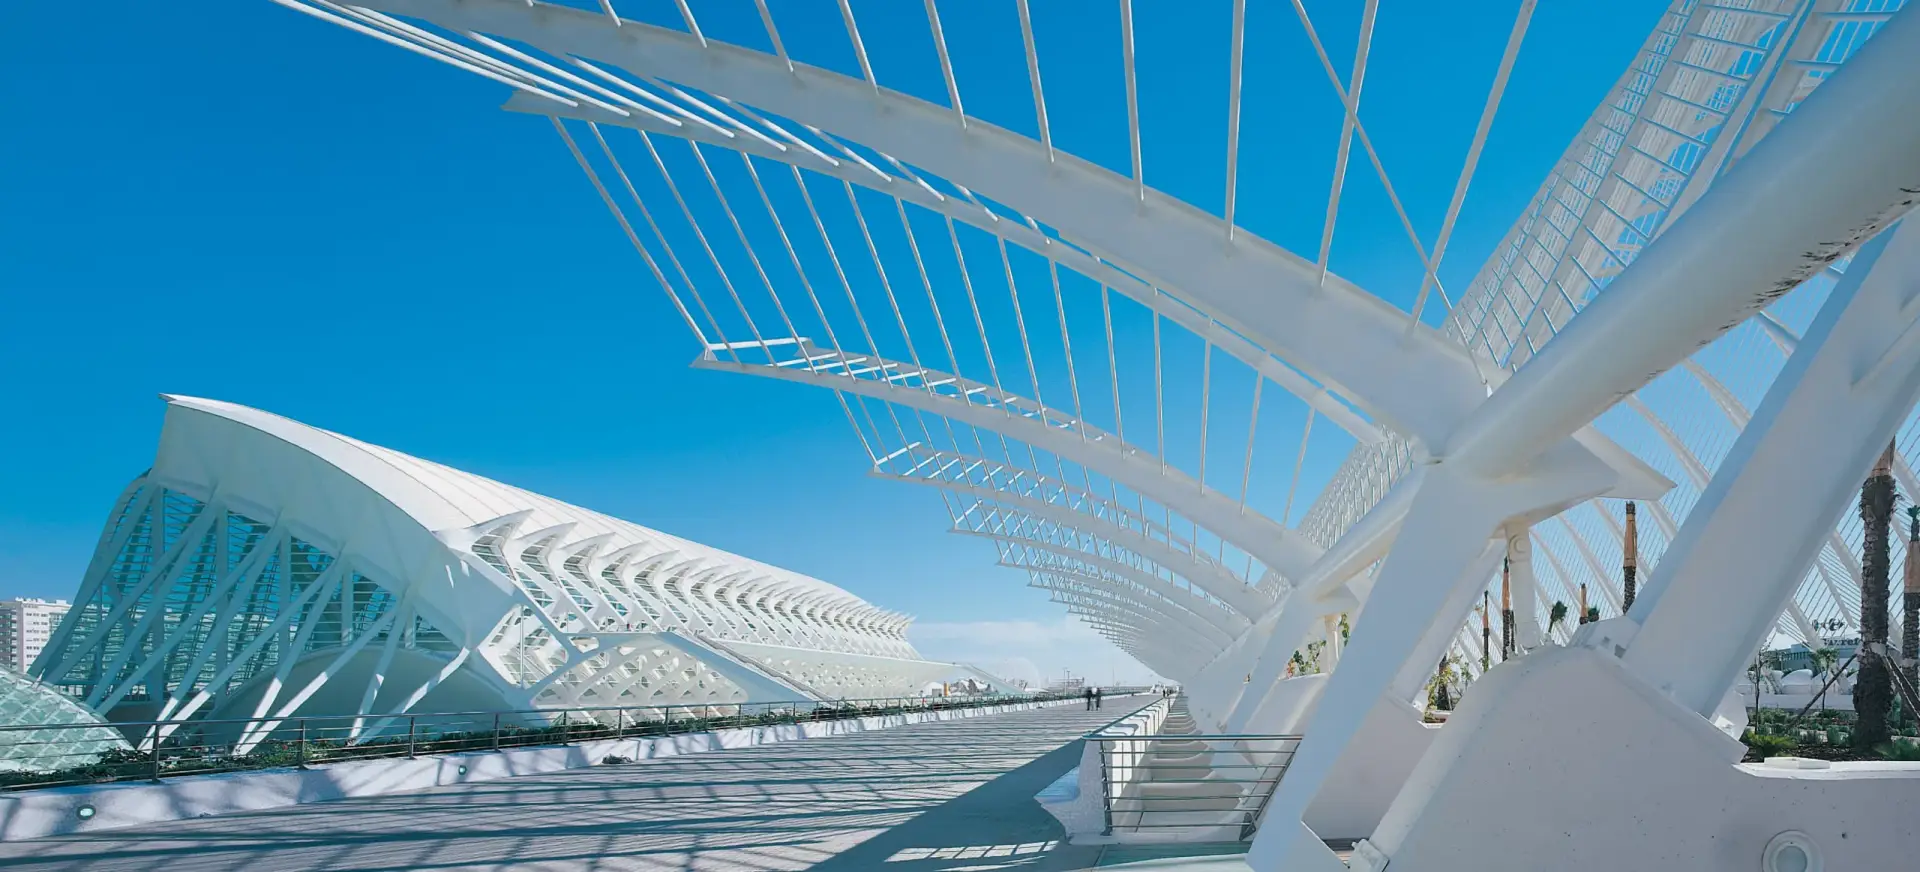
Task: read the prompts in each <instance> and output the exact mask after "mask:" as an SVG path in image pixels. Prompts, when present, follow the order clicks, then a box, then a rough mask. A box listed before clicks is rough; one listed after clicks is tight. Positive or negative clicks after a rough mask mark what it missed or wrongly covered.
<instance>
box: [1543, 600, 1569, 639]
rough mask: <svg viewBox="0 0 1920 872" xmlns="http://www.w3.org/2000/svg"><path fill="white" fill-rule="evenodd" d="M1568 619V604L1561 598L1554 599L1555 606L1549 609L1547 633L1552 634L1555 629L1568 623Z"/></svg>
mask: <svg viewBox="0 0 1920 872" xmlns="http://www.w3.org/2000/svg"><path fill="white" fill-rule="evenodd" d="M1566 620H1567V604H1566V603H1563V602H1561V601H1559V600H1554V601H1553V608H1551V609H1548V610H1547V633H1548V634H1552V633H1553V629H1554V628H1555V627H1558V626H1560V625H1561V624H1563V623H1566Z"/></svg>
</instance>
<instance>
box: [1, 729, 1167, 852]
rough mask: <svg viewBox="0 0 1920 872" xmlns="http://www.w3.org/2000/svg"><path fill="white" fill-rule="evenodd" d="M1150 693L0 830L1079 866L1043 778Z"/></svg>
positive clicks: (336, 847)
mask: <svg viewBox="0 0 1920 872" xmlns="http://www.w3.org/2000/svg"><path fill="white" fill-rule="evenodd" d="M1147 701H1149V698H1148V697H1134V698H1109V699H1108V700H1106V703H1107V705H1106V707H1104V708H1102V709H1099V710H1096V711H1086V710H1085V709H1084V708H1083V707H1082V706H1081V705H1079V704H1078V702H1077V701H1076V702H1075V703H1074V704H1070V705H1064V706H1058V707H1053V708H1045V709H1037V710H1033V711H1026V712H1015V713H1009V714H1002V715H992V716H987V717H978V718H969V719H965V720H957V721H945V722H938V723H926V724H916V725H912V726H905V727H898V728H894V729H890V730H882V731H878V732H871V733H860V734H853V735H847V736H836V737H831V738H823V739H812V740H808V741H803V742H791V743H785V744H778V745H763V746H757V747H752V748H741V749H738V750H730V751H718V752H712V753H707V754H698V755H691V756H687V757H674V758H667V759H664V760H656V761H642V762H639V763H632V764H625V765H614V766H596V767H593V768H591V769H582V770H574V771H569V772H559V773H553V774H547V775H530V776H524V777H520V778H511V779H505V780H500V781H491V782H484V783H478V784H464V785H457V786H450V787H444V788H436V789H432V790H425V791H416V792H410V793H397V794H389V795H386V796H380V797H369V798H365V799H353V800H343V801H340V802H329V803H318V804H313V805H306V806H295V807H290V808H286V809H280V810H275V811H270V812H255V813H248V814H236V815H228V816H222V817H217V818H202V819H199V820H190V821H180V822H176V823H170V824H165V825H157V826H152V827H136V828H129V829H122V830H112V831H107V832H102V833H96V834H91V835H85V836H67V837H61V838H54V839H43V840H38V841H30V842H17V843H11V844H0V868H4V869H7V870H9V872H54V870H60V872H68V870H73V872H79V870H85V872H120V870H125V872H148V870H193V872H222V870H234V872H241V870H244V872H294V870H331V872H345V870H353V872H371V870H400V869H422V870H435V872H456V870H496V869H497V870H507V869H512V870H551V872H573V870H583V872H584V870H596V872H598V870H648V872H650V870H677V872H787V870H792V872H800V870H818V872H854V870H885V872H945V870H960V869H971V870H984V869H1019V870H1032V872H1055V870H1074V869H1084V868H1089V867H1092V866H1094V865H1095V864H1096V863H1098V862H1099V857H1100V851H1099V849H1098V848H1093V847H1081V846H1069V845H1064V844H1061V842H1060V834H1061V831H1060V828H1059V826H1058V824H1057V823H1055V822H1054V820H1053V819H1052V818H1051V817H1050V816H1048V815H1047V813H1046V812H1045V811H1043V810H1042V809H1041V808H1040V807H1039V805H1038V804H1037V803H1035V802H1034V801H1033V795H1034V794H1035V793H1037V792H1038V791H1039V790H1040V789H1041V788H1043V787H1045V786H1046V785H1047V784H1049V783H1051V782H1052V781H1053V780H1054V779H1055V778H1058V777H1059V776H1060V775H1061V774H1062V773H1064V772H1066V771H1067V770H1068V769H1069V768H1072V767H1073V765H1074V764H1075V763H1076V762H1077V758H1078V755H1079V743H1078V742H1076V741H1074V740H1075V739H1076V738H1077V737H1079V736H1080V735H1081V734H1083V733H1086V732H1087V731H1089V730H1092V729H1094V728H1096V727H1099V726H1102V725H1104V724H1106V723H1107V722H1109V721H1111V720H1113V719H1114V718H1116V717H1118V716H1120V715H1121V714H1124V713H1125V712H1127V711H1130V710H1132V709H1134V708H1138V707H1139V706H1140V705H1143V704H1145V703H1146V702H1147Z"/></svg>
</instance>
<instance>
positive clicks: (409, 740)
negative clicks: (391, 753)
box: [407, 715, 415, 760]
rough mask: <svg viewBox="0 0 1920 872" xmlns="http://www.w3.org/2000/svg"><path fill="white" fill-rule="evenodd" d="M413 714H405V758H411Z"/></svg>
mask: <svg viewBox="0 0 1920 872" xmlns="http://www.w3.org/2000/svg"><path fill="white" fill-rule="evenodd" d="M414 720H415V716H413V715H407V759H408V760H412V759H413V750H414V748H413V726H414Z"/></svg>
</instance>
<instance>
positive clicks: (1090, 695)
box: [1083, 687, 1093, 711]
mask: <svg viewBox="0 0 1920 872" xmlns="http://www.w3.org/2000/svg"><path fill="white" fill-rule="evenodd" d="M1083 695H1084V696H1086V698H1087V711H1093V688H1091V687H1089V688H1087V689H1086V690H1085V691H1083Z"/></svg>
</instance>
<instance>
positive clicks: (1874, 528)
mask: <svg viewBox="0 0 1920 872" xmlns="http://www.w3.org/2000/svg"><path fill="white" fill-rule="evenodd" d="M1893 500H1894V484H1893V443H1891V442H1889V443H1887V450H1886V451H1885V452H1883V453H1882V454H1881V455H1880V459H1879V460H1877V461H1875V462H1874V464H1873V470H1872V472H1870V473H1868V474H1867V480H1866V483H1864V484H1862V485H1861V486H1860V523H1861V525H1862V526H1863V527H1864V530H1863V535H1862V537H1861V538H1862V543H1861V550H1862V551H1863V552H1864V553H1862V554H1861V555H1860V646H1861V647H1862V648H1866V649H1868V650H1869V651H1874V650H1881V651H1884V650H1885V646H1886V642H1887V606H1888V570H1889V569H1890V568H1891V567H1890V563H1891V552H1890V550H1889V545H1890V544H1891V543H1890V542H1889V539H1888V533H1889V526H1890V524H1891V523H1892V521H1893ZM1876 646H1877V647H1876ZM1853 707H1854V710H1855V711H1857V712H1859V713H1860V725H1859V728H1858V729H1857V730H1855V731H1854V734H1853V744H1854V747H1856V748H1860V749H1863V750H1871V749H1873V748H1878V747H1880V746H1881V745H1884V744H1886V743H1887V741H1888V740H1889V739H1890V738H1891V732H1890V731H1889V730H1888V723H1887V716H1888V714H1889V713H1890V709H1891V708H1892V707H1893V682H1892V676H1891V675H1889V674H1888V672H1887V663H1886V661H1885V660H1884V659H1882V658H1880V657H1875V656H1871V655H1869V656H1867V657H1863V658H1861V659H1860V677H1859V679H1858V680H1857V681H1855V683H1854V686H1853Z"/></svg>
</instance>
